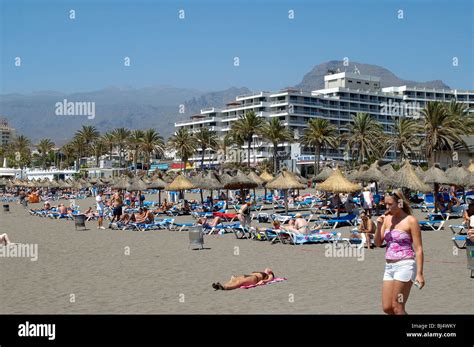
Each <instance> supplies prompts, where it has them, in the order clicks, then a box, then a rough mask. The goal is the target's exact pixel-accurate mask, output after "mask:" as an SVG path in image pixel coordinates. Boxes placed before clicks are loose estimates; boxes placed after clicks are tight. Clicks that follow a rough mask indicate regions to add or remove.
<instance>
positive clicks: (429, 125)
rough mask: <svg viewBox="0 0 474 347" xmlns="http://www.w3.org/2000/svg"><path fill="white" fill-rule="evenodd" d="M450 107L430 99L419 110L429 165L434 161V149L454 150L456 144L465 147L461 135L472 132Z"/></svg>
mask: <svg viewBox="0 0 474 347" xmlns="http://www.w3.org/2000/svg"><path fill="white" fill-rule="evenodd" d="M452 107H453V106H451V108H450V107H449V106H446V105H445V104H443V103H441V102H438V101H430V102H428V103H427V104H426V106H425V108H424V109H423V110H422V111H421V116H422V120H423V130H424V137H423V144H424V148H425V151H426V156H427V157H428V160H429V165H430V166H431V165H433V164H434V162H435V161H436V159H437V158H436V155H435V153H436V151H442V150H451V151H452V150H454V146H455V145H456V144H459V145H461V146H462V147H464V148H467V145H466V143H465V142H464V140H463V139H462V138H461V135H466V134H468V133H469V132H472V129H465V128H464V125H465V124H464V122H465V121H463V119H462V118H461V117H460V115H459V114H458V113H452V111H453V109H452Z"/></svg>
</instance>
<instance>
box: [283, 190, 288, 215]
mask: <svg viewBox="0 0 474 347" xmlns="http://www.w3.org/2000/svg"><path fill="white" fill-rule="evenodd" d="M283 196H284V198H285V212H286V215H288V189H284V190H283Z"/></svg>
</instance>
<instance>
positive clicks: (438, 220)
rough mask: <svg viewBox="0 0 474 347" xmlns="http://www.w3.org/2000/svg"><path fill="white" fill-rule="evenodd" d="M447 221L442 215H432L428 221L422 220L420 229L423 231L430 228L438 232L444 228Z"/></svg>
mask: <svg viewBox="0 0 474 347" xmlns="http://www.w3.org/2000/svg"><path fill="white" fill-rule="evenodd" d="M445 222H446V220H444V219H443V216H442V215H440V214H430V215H429V216H428V220H422V221H419V222H418V223H419V224H420V227H421V228H422V229H423V228H424V229H427V228H430V229H431V230H434V231H438V230H441V228H442V227H443V226H444V223H445Z"/></svg>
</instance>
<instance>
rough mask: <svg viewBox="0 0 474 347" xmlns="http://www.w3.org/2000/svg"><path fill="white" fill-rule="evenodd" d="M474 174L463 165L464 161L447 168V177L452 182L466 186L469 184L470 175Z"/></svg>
mask: <svg viewBox="0 0 474 347" xmlns="http://www.w3.org/2000/svg"><path fill="white" fill-rule="evenodd" d="M471 175H473V173H471V172H470V171H469V170H468V169H466V168H465V167H464V166H462V163H459V164H458V165H456V166H454V167H452V168H449V169H448V170H446V177H447V179H448V181H449V183H451V184H455V185H457V186H460V187H465V186H466V185H467V184H469V181H470V176H471Z"/></svg>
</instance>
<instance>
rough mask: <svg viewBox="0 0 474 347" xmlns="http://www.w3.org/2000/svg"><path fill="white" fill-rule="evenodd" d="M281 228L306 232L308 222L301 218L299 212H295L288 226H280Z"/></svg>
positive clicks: (300, 232) (301, 232)
mask: <svg viewBox="0 0 474 347" xmlns="http://www.w3.org/2000/svg"><path fill="white" fill-rule="evenodd" d="M282 229H283V230H287V231H291V232H293V233H296V234H308V222H307V221H306V220H305V219H304V218H303V216H302V215H301V213H297V214H296V215H295V219H294V220H291V221H290V223H289V224H288V226H286V227H282Z"/></svg>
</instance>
